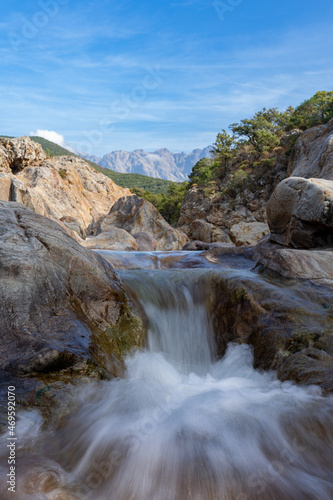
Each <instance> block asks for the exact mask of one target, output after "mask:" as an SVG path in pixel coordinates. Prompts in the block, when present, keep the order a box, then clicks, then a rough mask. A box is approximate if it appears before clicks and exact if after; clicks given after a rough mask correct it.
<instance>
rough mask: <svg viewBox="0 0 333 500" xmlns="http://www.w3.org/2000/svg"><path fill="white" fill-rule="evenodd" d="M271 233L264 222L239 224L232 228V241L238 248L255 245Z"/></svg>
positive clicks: (230, 233)
mask: <svg viewBox="0 0 333 500" xmlns="http://www.w3.org/2000/svg"><path fill="white" fill-rule="evenodd" d="M268 233H269V227H268V225H267V224H265V223H264V222H239V223H238V224H235V225H234V226H231V228H230V232H229V235H230V239H231V241H232V242H233V243H234V244H235V245H236V246H237V247H239V246H244V245H254V244H255V243H257V241H259V240H260V239H261V238H263V237H264V236H266V234H268Z"/></svg>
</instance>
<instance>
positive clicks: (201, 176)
mask: <svg viewBox="0 0 333 500" xmlns="http://www.w3.org/2000/svg"><path fill="white" fill-rule="evenodd" d="M212 165H213V161H212V160H211V159H210V158H201V160H199V161H198V162H197V163H196V164H195V165H194V167H193V168H192V172H191V173H190V175H189V176H188V177H189V179H190V186H192V185H193V184H204V183H205V182H208V181H210V179H211V176H212Z"/></svg>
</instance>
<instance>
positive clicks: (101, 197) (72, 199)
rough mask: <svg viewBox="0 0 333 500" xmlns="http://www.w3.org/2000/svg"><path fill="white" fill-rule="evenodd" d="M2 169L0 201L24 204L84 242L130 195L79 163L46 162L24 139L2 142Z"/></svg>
mask: <svg viewBox="0 0 333 500" xmlns="http://www.w3.org/2000/svg"><path fill="white" fill-rule="evenodd" d="M6 141H8V142H6ZM7 147H8V149H6V148H7ZM1 165H2V167H1ZM1 169H2V170H3V172H2V173H1V172H0V199H2V200H4V201H16V202H19V203H22V204H24V205H25V206H27V207H28V208H30V209H31V210H34V211H35V212H37V213H39V214H41V215H45V216H46V217H49V218H51V219H53V220H55V221H57V222H59V223H60V224H61V225H62V226H63V227H65V228H66V229H67V230H68V231H69V232H70V234H71V235H72V236H74V237H75V234H78V235H80V237H82V236H84V232H85V230H86V229H87V228H88V227H89V226H90V225H91V224H92V223H94V222H95V221H96V220H98V219H99V218H100V217H102V216H104V215H106V214H107V213H108V212H109V211H110V209H111V207H112V206H113V204H114V203H115V202H116V201H117V200H118V199H119V198H121V197H122V196H125V195H130V191H129V190H128V189H124V188H121V187H119V186H117V185H116V184H115V183H114V182H113V181H112V180H111V179H109V178H108V177H106V176H105V175H103V174H100V173H98V172H97V171H96V170H95V169H94V168H92V167H91V166H90V165H89V164H88V163H86V162H85V161H83V160H82V159H80V158H76V157H75V156H68V157H56V158H49V159H46V157H45V154H44V152H43V151H42V149H41V146H40V145H39V144H37V143H35V142H34V141H32V140H30V139H29V138H28V137H23V138H22V137H19V138H17V139H13V140H10V141H9V140H7V139H6V140H4V139H2V140H1V142H0V170H1ZM70 219H71V220H70Z"/></svg>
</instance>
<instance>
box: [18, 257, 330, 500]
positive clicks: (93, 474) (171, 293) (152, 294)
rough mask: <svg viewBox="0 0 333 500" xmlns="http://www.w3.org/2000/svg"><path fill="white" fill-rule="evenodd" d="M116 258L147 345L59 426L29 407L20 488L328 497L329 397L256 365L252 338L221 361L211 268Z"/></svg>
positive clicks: (101, 497) (123, 496)
mask: <svg viewBox="0 0 333 500" xmlns="http://www.w3.org/2000/svg"><path fill="white" fill-rule="evenodd" d="M104 255H105V253H104ZM182 255H183V257H182V258H185V259H187V260H188V259H192V264H193V259H194V260H195V256H193V255H190V254H188V255H186V256H185V257H184V253H183V254H182ZM178 257H179V256H178V254H176V255H175V260H176V261H177V259H178ZM109 259H111V261H112V262H113V264H114V265H115V263H116V262H117V263H118V264H117V265H118V267H123V268H126V267H127V269H123V270H120V271H119V273H120V275H121V277H122V279H123V280H124V281H125V283H126V284H127V286H128V287H129V289H130V290H131V291H132V292H133V294H134V295H135V296H136V297H138V299H139V300H140V302H141V304H142V307H143V309H144V311H145V314H146V316H147V319H148V322H149V336H148V345H147V349H146V350H144V351H143V352H136V353H134V354H132V355H130V356H129V357H128V358H127V359H126V367H127V372H126V376H125V378H124V379H116V380H112V381H110V382H100V383H98V384H97V383H94V384H89V385H87V387H85V388H84V389H82V390H81V391H80V392H79V393H78V394H77V396H76V398H77V400H76V404H77V409H76V411H74V410H73V414H72V415H71V416H70V417H69V418H67V419H65V421H64V422H62V424H61V425H59V426H58V429H54V430H52V429H51V430H48V431H47V430H44V431H41V430H40V428H39V427H40V423H41V419H40V417H39V416H38V414H37V413H36V412H35V411H30V412H26V413H24V414H23V415H22V417H21V420H20V422H19V430H20V433H21V434H20V435H21V437H22V440H24V439H25V440H26V449H27V450H29V452H28V453H27V457H25V458H22V468H21V475H22V478H23V480H24V481H25V487H24V492H23V493H21V496H17V497H16V498H22V499H33V500H39V499H43V500H44V499H52V500H72V499H78V500H90V499H94V500H254V499H256V500H257V499H260V500H261V499H264V500H265V499H269V500H275V499H276V500H289V499H290V500H306V499H309V500H312V499H313V500H332V498H333V472H332V470H333V432H332V409H333V398H331V397H330V398H327V397H322V396H321V392H320V390H319V389H318V388H316V387H308V388H304V387H300V386H296V385H295V384H293V383H291V382H284V383H281V382H280V381H279V380H277V378H276V375H275V373H274V372H267V371H265V372H263V371H258V370H255V369H254V368H253V355H252V350H251V347H250V346H248V345H245V344H242V345H236V344H230V345H229V347H228V349H227V352H226V354H225V356H224V357H223V358H222V359H220V360H217V359H216V355H215V347H214V335H213V330H212V324H211V320H210V318H209V317H208V314H207V309H206V305H205V294H207V290H205V289H204V288H203V287H200V286H199V282H200V280H199V278H200V276H202V274H203V273H205V272H207V271H205V270H204V269H163V267H168V266H169V264H165V262H164V261H165V259H166V260H167V261H168V262H169V260H170V255H169V256H168V255H164V254H163V255H160V256H158V255H157V256H156V254H155V255H154V256H153V255H152V254H151V255H149V254H136V253H127V255H126V256H124V255H122V254H119V253H116V254H113V255H112V254H111V253H109ZM168 259H169V260H168ZM163 262H164V265H163ZM139 266H141V267H142V269H137V267H139ZM194 267H195V266H194ZM248 272H250V271H248ZM24 436H25V437H24ZM29 488H30V489H29ZM13 498H14V497H13Z"/></svg>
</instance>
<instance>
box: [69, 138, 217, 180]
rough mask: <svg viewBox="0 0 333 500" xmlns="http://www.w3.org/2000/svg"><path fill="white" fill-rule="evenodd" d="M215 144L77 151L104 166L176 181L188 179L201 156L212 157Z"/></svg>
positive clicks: (86, 158)
mask: <svg viewBox="0 0 333 500" xmlns="http://www.w3.org/2000/svg"><path fill="white" fill-rule="evenodd" d="M211 149H212V146H207V147H206V148H204V149H194V150H193V151H192V152H191V153H189V154H187V153H184V152H182V153H172V152H171V151H169V150H168V149H166V148H162V149H158V150H157V151H154V152H153V153H147V152H146V151H144V150H143V149H136V150H135V151H132V152H129V151H122V150H118V151H112V152H111V153H108V154H106V155H104V156H103V158H99V157H97V156H94V155H89V154H84V153H78V154H79V155H80V156H81V157H82V158H84V159H85V160H89V161H93V162H94V163H97V164H98V165H100V166H101V167H104V168H108V169H111V170H114V171H115V172H122V173H137V174H143V175H147V176H149V177H158V178H160V179H168V180H171V181H174V182H181V181H186V180H187V177H188V175H189V174H190V173H191V170H192V167H193V165H195V164H196V163H197V162H198V161H199V160H201V158H207V157H208V158H210V157H211V152H210V151H211Z"/></svg>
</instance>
